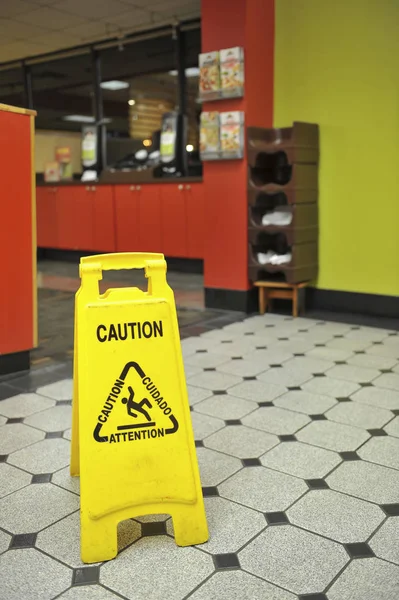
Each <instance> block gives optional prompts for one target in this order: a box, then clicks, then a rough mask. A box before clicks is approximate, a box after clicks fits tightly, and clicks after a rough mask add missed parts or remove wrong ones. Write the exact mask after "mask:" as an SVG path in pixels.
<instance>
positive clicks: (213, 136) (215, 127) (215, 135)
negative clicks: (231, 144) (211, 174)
mask: <svg viewBox="0 0 399 600" xmlns="http://www.w3.org/2000/svg"><path fill="white" fill-rule="evenodd" d="M219 150H220V141H219V113H218V112H203V113H201V128H200V154H201V157H208V158H210V157H211V155H215V156H216V157H217V156H218V154H219Z"/></svg>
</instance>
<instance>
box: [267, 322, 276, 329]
mask: <svg viewBox="0 0 399 600" xmlns="http://www.w3.org/2000/svg"><path fill="white" fill-rule="evenodd" d="M265 327H266V329H269V327H274V325H271V324H270V323H269V324H268V325H265Z"/></svg>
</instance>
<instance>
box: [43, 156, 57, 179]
mask: <svg viewBox="0 0 399 600" xmlns="http://www.w3.org/2000/svg"><path fill="white" fill-rule="evenodd" d="M44 181H46V182H48V183H50V182H55V181H60V165H59V163H58V162H57V161H53V162H47V163H46V164H45V166H44Z"/></svg>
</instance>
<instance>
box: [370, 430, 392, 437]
mask: <svg viewBox="0 0 399 600" xmlns="http://www.w3.org/2000/svg"><path fill="white" fill-rule="evenodd" d="M367 431H368V432H369V434H370V435H373V436H375V437H378V436H383V435H388V434H387V432H386V431H384V430H383V429H367Z"/></svg>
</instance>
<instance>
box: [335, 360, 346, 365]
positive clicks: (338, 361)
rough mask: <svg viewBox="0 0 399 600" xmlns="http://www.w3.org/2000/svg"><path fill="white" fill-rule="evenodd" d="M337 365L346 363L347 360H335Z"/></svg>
mask: <svg viewBox="0 0 399 600" xmlns="http://www.w3.org/2000/svg"><path fill="white" fill-rule="evenodd" d="M334 362H335V364H336V365H346V364H347V363H346V360H335V361H334Z"/></svg>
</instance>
